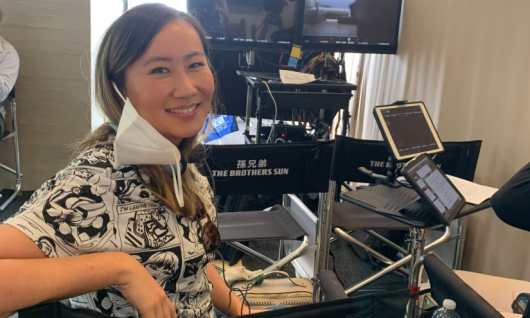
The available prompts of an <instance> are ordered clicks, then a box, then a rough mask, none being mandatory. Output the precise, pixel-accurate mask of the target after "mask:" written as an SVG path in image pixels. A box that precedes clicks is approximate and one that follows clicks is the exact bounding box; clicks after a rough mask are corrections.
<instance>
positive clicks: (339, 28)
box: [301, 0, 402, 53]
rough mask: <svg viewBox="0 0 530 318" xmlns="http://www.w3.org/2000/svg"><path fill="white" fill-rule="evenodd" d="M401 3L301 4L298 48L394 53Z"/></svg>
mask: <svg viewBox="0 0 530 318" xmlns="http://www.w3.org/2000/svg"><path fill="white" fill-rule="evenodd" d="M401 2H402V1H401V0H317V1H315V0H305V9H304V21H303V22H304V26H303V34H302V41H301V45H302V48H304V47H306V48H312V47H320V48H322V49H325V48H326V47H329V46H333V47H334V48H335V51H339V52H340V51H353V52H356V51H358V52H378V51H381V52H385V51H389V52H388V53H395V50H397V40H398V30H399V20H400V14H401Z"/></svg>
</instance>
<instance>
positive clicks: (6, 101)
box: [0, 96, 13, 107]
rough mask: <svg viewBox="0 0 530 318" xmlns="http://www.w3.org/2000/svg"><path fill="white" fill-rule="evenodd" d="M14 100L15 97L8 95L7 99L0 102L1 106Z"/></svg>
mask: <svg viewBox="0 0 530 318" xmlns="http://www.w3.org/2000/svg"><path fill="white" fill-rule="evenodd" d="M12 100H13V97H11V96H8V97H7V98H6V99H4V100H3V101H1V102H0V107H2V106H4V105H5V104H7V103H11V101H12Z"/></svg>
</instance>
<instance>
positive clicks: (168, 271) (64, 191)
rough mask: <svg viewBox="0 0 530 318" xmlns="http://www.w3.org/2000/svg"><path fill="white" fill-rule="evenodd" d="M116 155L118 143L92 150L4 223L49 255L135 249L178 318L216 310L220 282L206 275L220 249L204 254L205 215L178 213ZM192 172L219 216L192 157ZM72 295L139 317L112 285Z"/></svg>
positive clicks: (79, 302) (78, 302)
mask: <svg viewBox="0 0 530 318" xmlns="http://www.w3.org/2000/svg"><path fill="white" fill-rule="evenodd" d="M113 162H114V152H113V146H112V144H105V145H98V146H95V147H94V148H91V149H88V150H86V151H85V152H83V153H82V154H80V155H79V156H78V157H77V158H76V159H75V160H74V161H73V162H72V163H71V164H70V165H69V166H68V167H67V168H66V169H64V170H61V171H60V172H58V173H57V174H56V175H55V176H54V177H53V178H52V179H50V180H48V181H46V182H45V183H44V184H43V185H42V187H41V188H40V189H39V190H37V191H35V193H34V194H33V195H32V196H31V198H30V200H29V201H28V202H26V203H25V204H24V205H23V206H22V207H21V209H20V211H19V212H18V213H17V214H16V215H15V216H14V217H12V218H11V219H9V220H7V221H6V222H5V223H7V224H10V225H12V226H15V227H16V228H18V229H19V230H21V231H22V232H24V233H25V234H26V235H27V236H28V237H30V238H31V239H32V240H33V241H34V242H35V244H37V246H38V247H39V248H40V249H41V250H42V251H43V252H44V253H46V255H48V256H49V257H69V256H74V255H83V254H88V253H98V252H115V251H121V252H125V253H127V254H130V255H131V256H133V257H134V258H136V259H137V260H138V262H140V263H141V264H142V265H143V266H144V267H145V269H146V270H147V271H148V272H149V273H150V274H151V275H152V276H153V278H154V279H155V280H156V281H157V282H158V283H159V284H160V286H162V288H163V289H164V290H165V292H166V294H167V295H168V297H169V298H170V299H171V301H172V302H173V304H174V305H175V308H176V310H177V315H178V317H179V318H186V317H214V310H213V304H212V301H211V298H210V293H211V292H212V290H213V286H212V284H211V283H210V281H209V280H208V277H207V275H206V264H207V263H208V262H209V261H211V260H213V258H214V255H213V254H211V253H205V251H204V247H203V244H202V239H201V238H200V235H199V233H200V229H201V227H202V224H203V223H204V222H206V219H203V220H202V221H200V222H197V221H193V220H191V219H189V218H186V217H182V216H178V215H176V214H174V213H173V212H171V211H170V210H169V209H167V208H166V207H165V206H163V205H161V204H160V202H159V201H158V200H157V199H156V198H155V196H154V195H153V194H152V193H151V192H150V191H149V190H148V189H147V188H146V187H145V186H143V185H142V184H141V183H140V180H139V179H138V175H137V174H136V172H135V170H134V169H133V168H132V166H129V165H120V166H117V167H115V166H114V165H113ZM185 173H191V174H192V176H193V178H194V179H195V180H196V182H197V185H198V188H199V191H200V192H201V194H202V197H203V198H204V199H203V201H204V205H205V208H206V211H207V213H208V214H209V215H210V218H211V219H212V221H214V222H217V220H216V213H215V208H214V206H213V204H212V196H213V193H212V191H211V189H210V186H209V184H208V181H207V179H206V178H205V177H204V176H202V175H200V173H199V172H198V171H197V169H196V167H195V166H194V165H192V164H189V165H188V169H187V170H186V172H185ZM144 179H146V178H144ZM146 182H148V180H146ZM80 275H82V273H80ZM70 301H71V303H72V306H73V307H75V308H90V309H93V310H96V311H100V312H103V313H105V314H108V315H110V316H114V317H140V314H139V313H138V311H137V310H136V309H135V308H133V307H132V306H131V304H130V303H129V302H128V301H127V300H126V299H125V298H124V297H123V295H122V294H121V293H120V291H119V290H118V289H117V288H116V287H112V286H111V287H108V288H106V289H103V290H100V291H95V292H92V293H89V294H86V295H82V296H78V297H75V298H72V299H70Z"/></svg>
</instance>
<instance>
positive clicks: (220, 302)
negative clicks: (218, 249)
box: [206, 263, 250, 316]
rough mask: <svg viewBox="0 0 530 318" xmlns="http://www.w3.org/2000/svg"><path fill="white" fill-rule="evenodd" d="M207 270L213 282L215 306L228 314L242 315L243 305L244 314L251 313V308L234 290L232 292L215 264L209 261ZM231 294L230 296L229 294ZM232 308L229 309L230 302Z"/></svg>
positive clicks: (212, 295)
mask: <svg viewBox="0 0 530 318" xmlns="http://www.w3.org/2000/svg"><path fill="white" fill-rule="evenodd" d="M206 268H207V271H208V279H209V280H210V282H211V283H212V284H213V292H212V294H211V297H212V302H213V305H214V306H215V308H217V309H219V310H220V311H222V312H224V313H225V314H227V315H228V316H240V315H241V307H243V315H248V314H250V309H249V308H248V307H247V306H245V305H243V302H242V301H241V299H239V297H237V295H236V293H234V292H232V293H230V288H228V286H226V283H225V281H224V280H223V278H222V277H221V275H219V273H218V272H217V270H216V269H215V267H214V266H213V264H211V263H209V264H208V265H206ZM229 294H230V298H228V295H229ZM230 299H231V303H230V310H228V304H229V302H230Z"/></svg>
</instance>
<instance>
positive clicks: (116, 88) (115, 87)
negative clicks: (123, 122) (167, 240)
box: [112, 82, 125, 102]
mask: <svg viewBox="0 0 530 318" xmlns="http://www.w3.org/2000/svg"><path fill="white" fill-rule="evenodd" d="M112 86H114V89H115V90H116V93H118V95H120V97H121V99H123V101H124V102H125V98H124V97H123V95H122V94H121V92H120V90H119V89H118V86H116V83H114V82H112Z"/></svg>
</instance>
